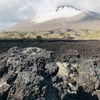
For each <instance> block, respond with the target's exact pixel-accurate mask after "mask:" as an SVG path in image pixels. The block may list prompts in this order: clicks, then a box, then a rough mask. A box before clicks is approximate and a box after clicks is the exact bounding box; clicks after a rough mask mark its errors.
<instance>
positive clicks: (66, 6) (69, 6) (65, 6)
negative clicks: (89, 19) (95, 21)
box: [57, 5, 80, 10]
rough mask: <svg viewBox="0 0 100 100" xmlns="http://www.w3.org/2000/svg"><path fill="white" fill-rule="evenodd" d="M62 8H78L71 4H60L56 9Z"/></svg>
mask: <svg viewBox="0 0 100 100" xmlns="http://www.w3.org/2000/svg"><path fill="white" fill-rule="evenodd" d="M64 8H72V9H75V10H80V9H78V8H76V7H74V6H71V5H62V6H58V7H57V10H59V9H64Z"/></svg>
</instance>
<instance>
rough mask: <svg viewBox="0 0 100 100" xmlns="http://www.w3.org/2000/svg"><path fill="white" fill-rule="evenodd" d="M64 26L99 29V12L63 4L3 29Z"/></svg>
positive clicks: (24, 29)
mask: <svg viewBox="0 0 100 100" xmlns="http://www.w3.org/2000/svg"><path fill="white" fill-rule="evenodd" d="M65 28H73V29H85V28H86V29H100V14H99V13H96V12H91V11H86V10H82V9H78V8H75V7H73V6H69V5H67V6H66V5H64V6H59V7H57V8H55V9H52V10H49V11H46V12H43V13H40V14H38V15H36V16H34V17H32V18H30V19H28V20H26V21H23V22H21V23H18V24H16V25H14V26H12V27H9V28H7V29H5V31H37V30H38V31H39V30H47V31H48V30H55V29H65Z"/></svg>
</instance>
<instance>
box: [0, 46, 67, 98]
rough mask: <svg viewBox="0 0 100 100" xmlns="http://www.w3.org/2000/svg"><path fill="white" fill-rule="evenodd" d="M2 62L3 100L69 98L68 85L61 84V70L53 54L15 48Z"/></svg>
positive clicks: (31, 48)
mask: <svg viewBox="0 0 100 100" xmlns="http://www.w3.org/2000/svg"><path fill="white" fill-rule="evenodd" d="M0 60H1V61H0V72H1V73H0V80H4V82H3V83H1V84H0V89H1V90H0V97H1V98H2V99H0V100H64V99H66V98H67V83H66V86H65V83H64V81H63V79H60V80H61V81H60V82H58V79H59V76H56V75H57V73H58V70H59V68H58V66H57V65H56V62H54V57H53V53H52V52H51V51H46V50H43V49H40V48H36V47H30V48H24V49H21V48H18V47H13V48H11V49H9V50H8V51H7V52H5V53H3V54H1V55H0ZM53 80H55V81H53ZM3 87H4V88H3ZM5 92H6V96H5V97H4V93H5Z"/></svg>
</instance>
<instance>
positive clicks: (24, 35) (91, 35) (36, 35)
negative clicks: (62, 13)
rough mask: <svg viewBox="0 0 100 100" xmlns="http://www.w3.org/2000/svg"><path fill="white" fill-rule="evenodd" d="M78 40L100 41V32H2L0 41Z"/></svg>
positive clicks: (65, 30) (70, 30) (67, 30)
mask: <svg viewBox="0 0 100 100" xmlns="http://www.w3.org/2000/svg"><path fill="white" fill-rule="evenodd" d="M42 38H46V39H53V38H58V39H68V40H69V39H77V40H100V30H89V29H80V30H75V29H62V30H51V31H41V30H40V31H34V32H17V31H10V32H1V33H0V39H42Z"/></svg>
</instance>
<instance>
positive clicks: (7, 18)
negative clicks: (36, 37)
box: [0, 0, 100, 29]
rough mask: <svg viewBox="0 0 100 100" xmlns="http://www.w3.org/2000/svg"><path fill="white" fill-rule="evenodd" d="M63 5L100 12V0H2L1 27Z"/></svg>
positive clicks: (0, 11)
mask: <svg viewBox="0 0 100 100" xmlns="http://www.w3.org/2000/svg"><path fill="white" fill-rule="evenodd" d="M61 5H72V6H74V7H77V8H81V9H85V10H89V11H96V12H98V13H100V0H0V29H2V28H5V27H9V26H11V25H14V24H16V23H19V22H22V21H24V20H26V19H29V18H31V17H33V16H35V15H36V14H38V13H40V12H43V11H46V10H49V9H53V8H55V7H57V6H61Z"/></svg>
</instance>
